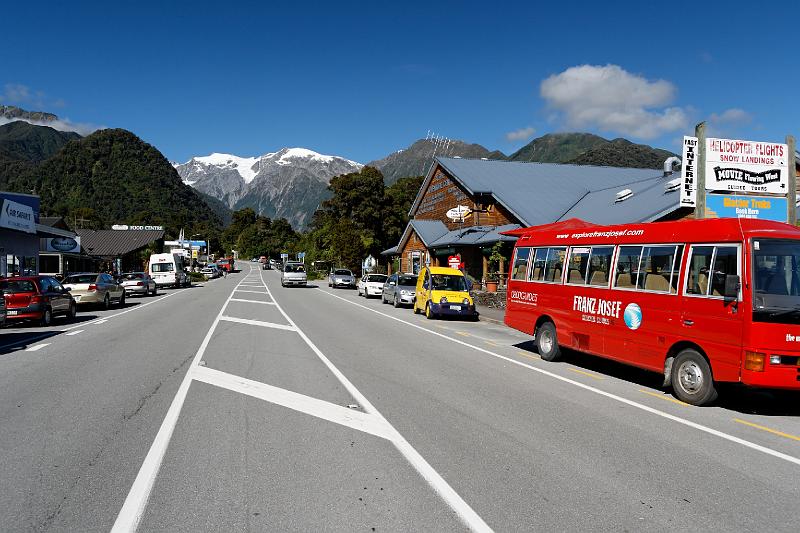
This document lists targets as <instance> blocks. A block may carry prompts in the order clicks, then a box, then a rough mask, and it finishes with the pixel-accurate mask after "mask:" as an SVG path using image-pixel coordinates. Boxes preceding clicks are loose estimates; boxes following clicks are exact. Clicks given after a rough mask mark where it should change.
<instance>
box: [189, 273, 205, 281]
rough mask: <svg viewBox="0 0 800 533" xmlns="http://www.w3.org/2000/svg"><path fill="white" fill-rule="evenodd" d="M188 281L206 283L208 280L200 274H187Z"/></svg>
mask: <svg viewBox="0 0 800 533" xmlns="http://www.w3.org/2000/svg"><path fill="white" fill-rule="evenodd" d="M189 281H191V282H192V283H194V282H195V281H208V278H206V277H205V276H204V275H202V274H201V273H200V272H189Z"/></svg>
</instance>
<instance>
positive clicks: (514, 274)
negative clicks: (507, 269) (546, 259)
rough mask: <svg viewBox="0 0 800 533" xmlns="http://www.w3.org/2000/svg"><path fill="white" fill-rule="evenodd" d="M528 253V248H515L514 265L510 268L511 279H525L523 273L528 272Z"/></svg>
mask: <svg viewBox="0 0 800 533" xmlns="http://www.w3.org/2000/svg"><path fill="white" fill-rule="evenodd" d="M530 254H531V249H530V248H517V252H516V255H515V256H514V266H513V267H512V270H511V279H520V280H523V281H524V280H525V275H526V274H527V273H528V256H530Z"/></svg>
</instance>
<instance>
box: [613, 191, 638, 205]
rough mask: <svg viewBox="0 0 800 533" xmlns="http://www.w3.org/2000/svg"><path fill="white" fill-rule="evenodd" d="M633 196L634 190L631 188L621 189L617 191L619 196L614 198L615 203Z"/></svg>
mask: <svg viewBox="0 0 800 533" xmlns="http://www.w3.org/2000/svg"><path fill="white" fill-rule="evenodd" d="M631 196H633V191H632V190H630V189H622V190H621V191H619V192H618V193H617V197H616V199H615V200H614V203H615V204H616V203H618V202H624V201H625V200H627V199H628V198H630V197H631Z"/></svg>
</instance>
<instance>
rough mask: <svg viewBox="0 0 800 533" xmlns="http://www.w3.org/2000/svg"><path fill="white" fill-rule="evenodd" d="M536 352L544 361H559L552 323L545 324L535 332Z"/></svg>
mask: <svg viewBox="0 0 800 533" xmlns="http://www.w3.org/2000/svg"><path fill="white" fill-rule="evenodd" d="M536 351H538V352H539V356H540V357H541V358H542V359H544V360H545V361H558V360H559V359H561V348H560V347H559V346H558V334H556V326H555V324H553V323H552V322H545V323H544V324H542V325H541V326H539V329H538V330H537V331H536Z"/></svg>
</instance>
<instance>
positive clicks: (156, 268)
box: [150, 263, 175, 272]
mask: <svg viewBox="0 0 800 533" xmlns="http://www.w3.org/2000/svg"><path fill="white" fill-rule="evenodd" d="M174 269H175V267H174V265H173V264H172V263H153V264H152V265H150V271H151V272H172V271H173V270H174Z"/></svg>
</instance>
